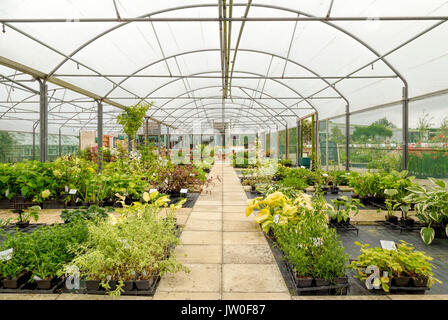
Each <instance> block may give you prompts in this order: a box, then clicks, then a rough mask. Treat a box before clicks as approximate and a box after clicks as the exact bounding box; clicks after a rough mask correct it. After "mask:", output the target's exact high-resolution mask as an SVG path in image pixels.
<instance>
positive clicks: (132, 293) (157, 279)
mask: <svg viewBox="0 0 448 320" xmlns="http://www.w3.org/2000/svg"><path fill="white" fill-rule="evenodd" d="M159 282H160V276H157V277H155V279H154V282H153V283H152V285H151V287H150V288H149V290H137V289H134V290H130V291H124V292H122V293H121V295H122V296H153V295H154V294H155V292H156V289H157V286H158V285H159ZM134 287H135V285H134ZM62 292H63V293H76V294H95V295H106V294H107V291H106V290H105V289H100V290H87V289H86V288H85V287H84V288H83V287H81V288H80V289H72V290H69V289H67V288H66V287H65V286H63V288H62Z"/></svg>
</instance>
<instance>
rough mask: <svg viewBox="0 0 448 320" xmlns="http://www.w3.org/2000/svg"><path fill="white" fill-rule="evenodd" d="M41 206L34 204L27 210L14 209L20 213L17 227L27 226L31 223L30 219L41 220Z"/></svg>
mask: <svg viewBox="0 0 448 320" xmlns="http://www.w3.org/2000/svg"><path fill="white" fill-rule="evenodd" d="M40 210H41V208H40V207H39V206H32V207H29V208H27V209H25V210H21V209H18V210H14V212H15V213H17V214H18V217H17V223H16V225H17V227H19V228H20V229H23V228H26V227H28V226H29V225H30V220H31V219H33V220H34V221H35V222H37V220H39V211H40Z"/></svg>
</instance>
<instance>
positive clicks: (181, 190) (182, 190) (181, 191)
mask: <svg viewBox="0 0 448 320" xmlns="http://www.w3.org/2000/svg"><path fill="white" fill-rule="evenodd" d="M187 192H188V189H180V193H185V194H186V193H187Z"/></svg>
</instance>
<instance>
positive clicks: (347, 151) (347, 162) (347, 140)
mask: <svg viewBox="0 0 448 320" xmlns="http://www.w3.org/2000/svg"><path fill="white" fill-rule="evenodd" d="M345 171H350V110H349V106H348V105H346V106H345Z"/></svg>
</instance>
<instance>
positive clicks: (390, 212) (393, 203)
mask: <svg viewBox="0 0 448 320" xmlns="http://www.w3.org/2000/svg"><path fill="white" fill-rule="evenodd" d="M384 194H385V195H386V197H387V198H386V201H385V204H386V208H387V215H386V220H387V221H388V222H390V223H394V224H397V223H398V217H397V216H395V214H394V213H395V210H396V209H397V208H398V207H400V203H399V202H398V201H397V200H395V199H394V197H395V196H396V195H397V194H398V190H396V189H386V190H384Z"/></svg>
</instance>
